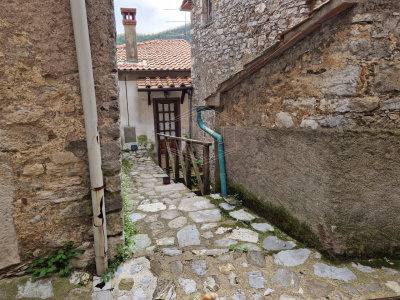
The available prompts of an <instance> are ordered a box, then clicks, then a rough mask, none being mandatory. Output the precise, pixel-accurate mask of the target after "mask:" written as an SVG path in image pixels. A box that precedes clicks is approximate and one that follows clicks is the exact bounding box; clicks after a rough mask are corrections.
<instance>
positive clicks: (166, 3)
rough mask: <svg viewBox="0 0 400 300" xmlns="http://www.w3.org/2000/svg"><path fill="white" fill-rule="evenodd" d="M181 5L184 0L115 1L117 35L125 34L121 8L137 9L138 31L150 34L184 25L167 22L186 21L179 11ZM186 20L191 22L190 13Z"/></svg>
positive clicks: (182, 23) (182, 13)
mask: <svg viewBox="0 0 400 300" xmlns="http://www.w3.org/2000/svg"><path fill="white" fill-rule="evenodd" d="M181 4H182V0H114V9H115V19H116V23H117V24H116V25H117V33H118V34H119V33H124V27H123V25H122V16H121V10H120V9H121V7H124V8H136V9H137V13H136V19H137V25H136V31H137V33H145V34H148V33H157V32H160V31H163V30H166V29H169V28H174V27H178V26H181V25H184V24H185V23H184V22H179V23H178V22H172V23H171V22H167V21H185V12H182V11H179V7H180V5H181ZM165 9H176V10H165ZM186 18H187V21H188V22H190V13H186Z"/></svg>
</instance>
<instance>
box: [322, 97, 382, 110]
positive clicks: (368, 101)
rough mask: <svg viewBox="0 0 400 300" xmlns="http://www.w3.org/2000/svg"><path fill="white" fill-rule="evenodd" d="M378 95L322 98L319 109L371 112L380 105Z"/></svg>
mask: <svg viewBox="0 0 400 300" xmlns="http://www.w3.org/2000/svg"><path fill="white" fill-rule="evenodd" d="M379 100H380V99H379V98H378V97H362V98H345V99H322V100H321V102H320V106H319V109H320V110H321V111H323V112H341V113H344V112H369V111H372V110H374V109H377V108H378V106H379Z"/></svg>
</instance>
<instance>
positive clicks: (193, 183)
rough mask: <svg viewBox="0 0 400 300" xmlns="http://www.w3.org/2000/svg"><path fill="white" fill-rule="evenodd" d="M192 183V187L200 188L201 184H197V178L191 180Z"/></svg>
mask: <svg viewBox="0 0 400 300" xmlns="http://www.w3.org/2000/svg"><path fill="white" fill-rule="evenodd" d="M190 181H191V182H192V186H198V185H199V183H198V182H197V178H196V177H192V178H191V179H190Z"/></svg>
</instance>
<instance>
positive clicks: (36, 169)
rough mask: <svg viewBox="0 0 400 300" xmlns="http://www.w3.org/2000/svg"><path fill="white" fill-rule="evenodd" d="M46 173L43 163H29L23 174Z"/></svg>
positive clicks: (35, 174)
mask: <svg viewBox="0 0 400 300" xmlns="http://www.w3.org/2000/svg"><path fill="white" fill-rule="evenodd" d="M43 173H44V167H43V165H42V164H34V165H28V166H25V167H24V171H23V172H22V174H24V175H28V176H37V175H41V174H43Z"/></svg>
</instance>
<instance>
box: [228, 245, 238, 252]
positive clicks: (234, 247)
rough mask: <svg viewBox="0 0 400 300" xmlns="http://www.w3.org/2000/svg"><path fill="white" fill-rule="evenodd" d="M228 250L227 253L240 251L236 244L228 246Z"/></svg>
mask: <svg viewBox="0 0 400 300" xmlns="http://www.w3.org/2000/svg"><path fill="white" fill-rule="evenodd" d="M228 249H229V251H234V250H238V249H240V247H239V246H238V245H236V244H233V245H229V247H228Z"/></svg>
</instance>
